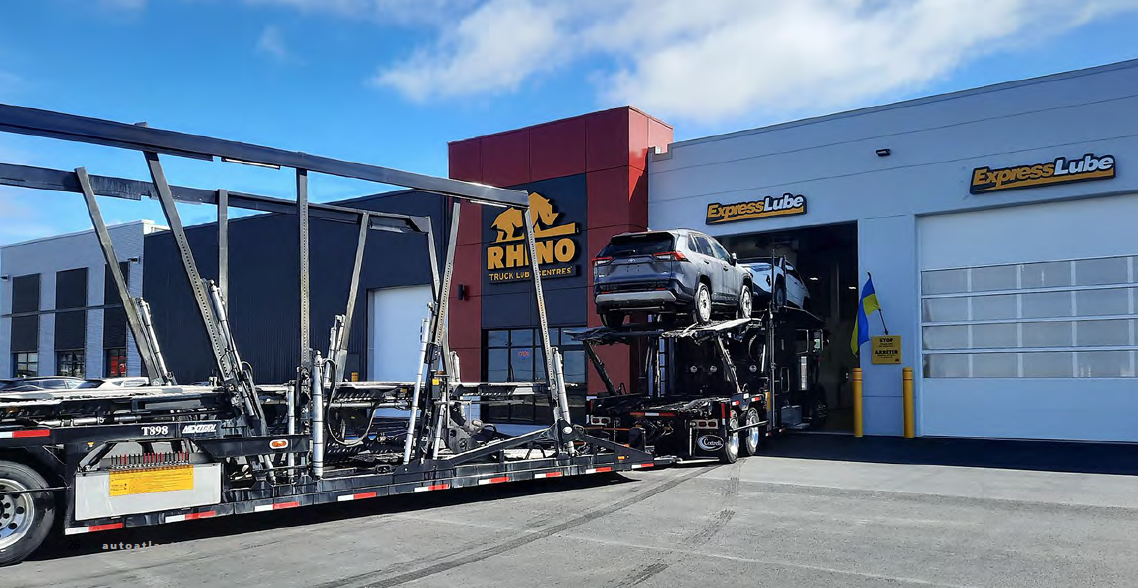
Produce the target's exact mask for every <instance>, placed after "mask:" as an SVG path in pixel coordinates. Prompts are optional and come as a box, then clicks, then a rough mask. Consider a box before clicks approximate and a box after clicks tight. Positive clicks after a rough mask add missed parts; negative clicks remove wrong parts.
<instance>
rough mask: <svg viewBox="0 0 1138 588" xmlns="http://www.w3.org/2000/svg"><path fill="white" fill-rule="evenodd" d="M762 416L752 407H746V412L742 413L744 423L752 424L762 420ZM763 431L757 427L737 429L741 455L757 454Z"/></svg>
mask: <svg viewBox="0 0 1138 588" xmlns="http://www.w3.org/2000/svg"><path fill="white" fill-rule="evenodd" d="M762 420H763V419H762V417H760V416H759V411H758V410H755V409H754V408H753V407H752V408H748V409H747V412H746V413H744V414H743V424H744V425H754V424H756V423H759V422H762ZM762 441H763V431H762V429H760V428H759V427H752V428H750V429H744V430H742V431H739V452H740V453H742V454H743V457H751V456H752V455H758V454H759V446H760V445H762Z"/></svg>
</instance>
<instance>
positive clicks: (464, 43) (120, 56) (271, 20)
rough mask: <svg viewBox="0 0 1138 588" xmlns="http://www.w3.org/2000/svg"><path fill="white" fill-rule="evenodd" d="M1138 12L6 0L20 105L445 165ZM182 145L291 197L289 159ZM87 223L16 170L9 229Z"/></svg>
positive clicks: (836, 3) (4, 220)
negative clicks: (628, 113) (468, 143)
mask: <svg viewBox="0 0 1138 588" xmlns="http://www.w3.org/2000/svg"><path fill="white" fill-rule="evenodd" d="M788 5H789V6H788ZM695 6H698V7H699V9H698V10H696V9H695V8H693V7H695ZM1135 30H1138V1H1134V0H1083V1H1081V2H1078V3H1074V2H1068V1H1066V0H796V1H795V2H793V3H787V2H769V1H765V0H707V1H705V2H699V3H692V2H690V1H688V0H656V1H654V2H634V1H632V0H577V1H575V2H561V1H553V0H37V1H36V2H7V3H5V5H4V7H3V8H2V9H0V103H6V104H16V105H22V106H31V107H36V108H45V109H51V110H60V111H64V112H69V113H75V114H82V115H87V116H95V117H101V118H108V119H112V120H119V121H123V122H138V121H146V122H148V123H149V124H150V125H151V126H155V127H161V128H167V129H172V130H178V131H185V132H191V133H200V134H210V135H215V136H221V137H225V138H231V139H236V140H242V141H248V142H255V143H262V144H268V145H272V146H276V147H282V148H288V149H295V150H302V151H306V152H309V153H316V154H321V155H328V156H332V157H339V158H345V159H350V160H356V161H364V162H368V163H375V164H379V165H385V166H390V167H396V168H400V169H407V170H411V171H416V172H421V173H428V174H436V175H446V171H447V166H446V143H447V141H449V140H457V139H462V138H466V137H471V136H476V135H481V134H487V133H493V132H498V131H503V130H508V129H512V128H517V127H520V126H525V125H529V124H535V123H539V122H543V121H548V120H553V119H557V118H563V117H567V116H573V115H577V114H582V113H585V112H589V111H592V110H596V109H600V108H607V107H611V106H617V105H622V104H632V105H634V106H638V107H640V108H642V109H644V110H646V111H647V112H649V113H651V114H654V115H656V116H658V117H660V118H662V119H663V120H665V121H667V122H669V123H671V124H673V125H674V126H675V128H676V138H677V139H681V140H682V139H686V138H693V137H700V136H705V135H708V134H715V133H724V132H731V131H735V130H740V129H745V128H753V127H757V126H763V125H767V124H772V123H777V122H782V121H786V120H793V119H796V118H802V117H805V116H811V115H817V114H825V113H829V112H835V111H841V110H847V109H850V108H857V107H862V106H869V105H874V104H882V103H888V102H894V101H897V100H903V99H906V98H912V97H917V96H923V95H928V94H936V93H941V92H947V91H952V90H958V89H963V88H970V87H975V86H981V85H985V84H990V83H997V82H1001V81H1006V80H1011V79H1022V78H1027V77H1034V76H1039V75H1046V74H1050V73H1056V72H1061V71H1067V70H1072V69H1079V68H1084V67H1091V66H1095V65H1101V64H1105V63H1111V62H1116V61H1122V60H1126V59H1133V58H1135V57H1138V45H1136V44H1135V43H1134V42H1133V31H1135ZM0 160H3V161H7V162H15V163H25V164H31V165H41V166H47V167H55V168H59V169H73V168H75V167H77V166H86V167H87V168H88V170H89V171H90V172H91V173H95V174H102V175H121V176H126V177H135V178H140V179H141V178H145V177H146V175H145V168H144V167H143V164H142V160H141V157H140V156H138V155H136V154H134V153H133V152H131V153H127V152H120V151H118V150H110V149H106V148H94V147H89V146H82V145H74V144H66V143H63V142H58V141H50V140H44V139H32V138H25V137H17V136H13V135H0ZM167 161H169V164H168V166H167V172H168V175H169V177H170V179H171V181H172V182H173V183H177V184H182V185H192V186H197V187H202V188H218V187H227V188H230V189H234V190H244V191H250V192H259V193H267V194H273V195H279V196H290V190H291V186H292V177H291V175H290V174H288V173H287V172H278V171H272V170H261V169H253V168H248V167H245V166H235V165H224V164H204V163H200V162H189V161H177V160H173V159H170V158H168V159H167ZM312 187H313V199H314V200H317V201H327V200H334V199H338V198H345V197H350V196H356V195H361V194H365V193H369V192H371V191H374V190H373V189H371V188H370V187H369V186H366V185H360V184H354V183H350V182H345V181H337V180H329V179H324V178H318V179H315V180H314V181H313V185H312ZM183 210H184V214H185V215H186V217H187V219H188V220H189V221H190V222H203V221H206V220H208V219H209V218H211V217H212V215H213V214H214V212H213V210H212V209H207V208H206V207H186V208H184V209H183ZM103 211H104V214H105V216H106V217H107V218H108V220H110V221H120V222H121V221H126V220H134V219H137V218H152V219H155V220H160V219H161V212H160V210H159V209H158V208H157V206H156V205H155V204H154V203H151V202H145V203H133V202H115V201H112V200H110V199H105V200H104V203H103ZM86 228H88V221H87V219H86V213H85V210H84V208H83V206H82V200H81V197H80V196H79V195H74V194H59V193H38V192H31V191H26V190H17V189H0V244H7V243H13V242H17V241H22V240H26V239H32V238H37V237H42V236H46V235H51V234H57V233H63V232H70V231H77V230H84V229H86Z"/></svg>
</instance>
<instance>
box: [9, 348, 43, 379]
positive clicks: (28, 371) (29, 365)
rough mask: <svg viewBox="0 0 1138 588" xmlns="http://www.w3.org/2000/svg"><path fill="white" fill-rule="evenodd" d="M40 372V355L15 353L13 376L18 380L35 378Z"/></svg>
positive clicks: (13, 357)
mask: <svg viewBox="0 0 1138 588" xmlns="http://www.w3.org/2000/svg"><path fill="white" fill-rule="evenodd" d="M39 372H40V365H39V354H38V353H13V354H12V375H14V376H15V377H17V378H34V377H36V376H38V375H40V374H39Z"/></svg>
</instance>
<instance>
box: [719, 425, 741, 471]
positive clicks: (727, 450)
mask: <svg viewBox="0 0 1138 588" xmlns="http://www.w3.org/2000/svg"><path fill="white" fill-rule="evenodd" d="M727 426H728V427H729V428H731V429H734V428H735V427H738V426H739V414H738V413H732V415H731V420H730V421H728V424H727ZM719 461H720V462H721V463H735V462H737V461H739V433H732V434H729V435H726V436H725V439H724V441H723V449H720V450H719Z"/></svg>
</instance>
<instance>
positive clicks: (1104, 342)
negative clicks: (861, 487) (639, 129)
mask: <svg viewBox="0 0 1138 588" xmlns="http://www.w3.org/2000/svg"><path fill="white" fill-rule="evenodd" d="M1136 108H1138V61H1132V62H1125V63H1119V64H1114V65H1109V66H1104V67H1099V68H1094V69H1089V70H1083V71H1077V72H1070V73H1065V74H1060V75H1053V76H1048V77H1044V78H1039V79H1031V80H1025V81H1018V82H1010V83H1005V84H999V85H995V86H991V87H984V88H979V89H975V90H969V91H964V92H957V93H954V94H948V95H943V96H933V97H929V98H924V99H920V100H913V101H908V102H903V103H899V104H893V105H889V106H883V107H878V108H869V109H864V110H860V111H854V112H848V113H842V114H837V115H833V116H825V117H820V118H815V119H810V120H804V121H799V122H794V123H789V124H783V125H777V126H773V127H768V128H762V129H755V130H751V131H743V132H739V133H734V134H730V135H725V136H719V137H709V138H704V139H696V140H691V141H683V142H680V143H676V144H673V145H671V146H670V147H669V148H668V151H667V152H666V153H662V154H656V155H654V156H653V157H652V158H651V160H650V162H649V166H648V168H649V199H648V206H649V210H648V219H649V224H650V225H652V226H655V227H670V226H683V225H691V224H692V223H695V224H698V225H700V228H703V229H705V230H706V231H708V232H709V233H711V234H714V235H717V236H720V237H721V238H722V239H724V240H726V241H727V242H733V243H736V244H738V245H739V246H740V247H744V248H745V247H746V246H747V244H748V243H749V242H753V241H755V240H759V239H761V238H762V237H763V236H764V235H770V234H778V235H781V236H783V237H784V238H783V239H781V243H780V245H779V246H781V247H787V244H788V243H790V244H791V247H790V248H791V249H793V246H792V245H793V242H794V241H795V239H797V238H798V237H799V236H803V237H804V238H805V239H806V240H807V241H814V239H813V237H812V236H813V235H816V234H819V233H827V232H829V233H831V234H835V233H839V234H840V233H844V234H846V235H848V236H847V237H845V242H846V245H845V247H846V248H850V247H852V248H853V250H854V251H855V252H856V253H855V254H854V255H856V269H854V268H851V269H854V271H846V272H845V273H846V275H842V276H838V277H837V280H839V282H838V283H834V284H833V286H834V292H837V293H847V294H846V297H845V300H844V302H843V301H839V304H834V305H833V309H835V310H840V309H841V308H845V309H847V310H846V313H845V316H844V317H842V320H840V321H836V322H831V327H832V331H833V332H834V335H835V336H834V338H833V340H832V341H831V349H834V348H835V347H838V348H839V349H836V350H835V352H836V353H837V354H838V360H839V361H843V362H847V364H848V365H849V366H851V367H856V366H859V365H860V367H861V368H862V369H863V370H864V393H865V430H866V433H867V434H881V435H898V434H900V433H901V430H902V429H901V427H902V413H901V410H902V403H901V393H902V368H903V367H905V366H909V367H912V368H913V370H914V373H915V376H914V379H915V382H914V388H915V404H916V415H917V419H916V433H917V434H918V435H925V436H963V437H1001V438H1032V439H1076V440H1110V441H1138V418H1136V416H1138V378H1136V377H1135V367H1136V366H1135V362H1136V359H1138V358H1136V357H1135V355H1136V353H1138V346H1136V343H1138V341H1136V337H1138V314H1136V312H1135V311H1136V305H1138V238H1136V237H1135V234H1134V227H1135V225H1136V223H1138V174H1134V173H1131V172H1130V169H1131V166H1132V165H1134V162H1136V161H1138V118H1136V117H1135V116H1134V115H1133V113H1134V112H1135V109H1136ZM784 195H790V196H792V197H794V198H796V199H797V198H799V197H801V202H802V206H801V209H800V210H798V209H795V207H793V206H792V207H790V208H786V207H780V206H779V204H783V203H785V199H784V198H783V197H784ZM740 205H741V206H740ZM840 239H841V237H840V236H839V240H840ZM767 245H769V243H766V242H765V240H764V245H763V246H764V247H766V246H767ZM799 254H800V255H799V257H800V258H801V257H803V256H805V255H806V253H805V252H803V251H800V252H799ZM805 264H806V260H805V259H803V260H802V263H801V264H800V265H805ZM839 265H840V264H839ZM819 275H821V276H822V278H823V279H824V278H825V277H826V276H825V271H824V270H823V271H820V272H819V273H818V274H815V275H813V276H811V278H818V277H819ZM870 276H872V284H873V287H874V289H875V291H876V295H877V299H878V301H879V302H880V305H881V314H880V315H876V314H875V315H872V316H870V317H869V319H870V320H869V328H870V335H872V336H884V335H885V333H886V328H887V329H888V334H889V335H892V336H894V337H895V338H899V339H900V352H901V353H900V362H899V363H888V362H889V361H890V360H889V359H887V358H886V357H885V354H884V352H885V349H884V348H880V349H879V351H881V355H880V359H876V360H875V355H874V353H875V351H874V343H873V342H870V343H865V344H864V345H862V346H861V348H860V350H859V354H858V355H857V356H854V355H853V350H852V348H850V349H845V350H842V349H840V348H841V347H849V346H850V344H849V343H848V342H849V341H850V336H851V330H852V322H851V321H850V319H852V315H853V312H854V311H855V310H856V304H857V300H858V294H859V293H860V292H861V289H862V288H864V286H865V283H866V281H867V280H869V279H870ZM851 304H852V306H851ZM830 310H831V309H829V308H826V309H822V311H820V312H829V311H830ZM823 316H826V315H825V314H823ZM828 318H833V317H832V315H831V316H830V317H828ZM895 342H896V341H895V340H894V343H895ZM880 362H887V363H880ZM845 385H846V386H847V388H848V383H847V384H845Z"/></svg>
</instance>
